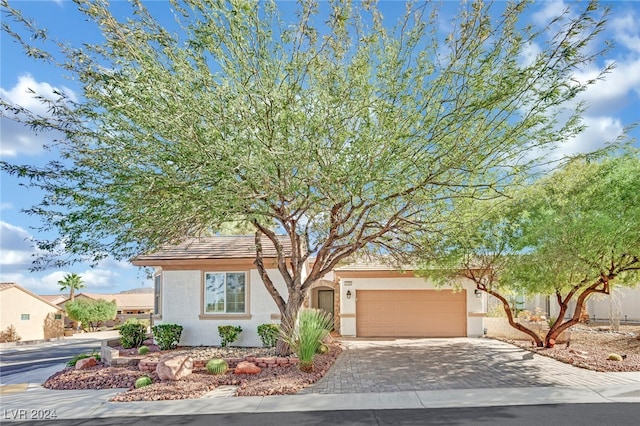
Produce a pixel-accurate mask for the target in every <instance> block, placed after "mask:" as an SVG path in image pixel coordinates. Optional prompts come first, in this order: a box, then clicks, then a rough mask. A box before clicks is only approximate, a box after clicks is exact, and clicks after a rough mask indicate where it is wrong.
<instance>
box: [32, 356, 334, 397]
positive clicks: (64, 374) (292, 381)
mask: <svg viewBox="0 0 640 426" xmlns="http://www.w3.org/2000/svg"><path fill="white" fill-rule="evenodd" d="M200 350H201V351H202V352H203V353H204V354H206V356H202V355H198V351H200ZM212 350H214V348H202V349H191V350H190V351H189V352H188V354H189V355H190V356H191V357H192V358H194V359H203V358H210V357H213V356H218V355H217V354H211V351H212ZM234 351H236V352H239V351H240V350H239V349H237V348H235V349H234ZM340 351H341V349H340V347H339V346H337V345H330V352H329V353H328V354H322V355H318V356H316V358H315V360H314V367H315V370H316V372H315V373H313V374H309V373H304V372H302V371H300V369H299V368H298V367H297V366H295V365H291V364H286V365H280V364H278V363H277V361H276V364H273V368H268V369H264V370H262V371H261V372H260V373H257V374H249V375H236V374H234V372H233V370H230V371H229V372H227V373H225V374H223V375H219V376H212V375H210V374H207V373H206V370H204V369H200V370H194V371H193V373H192V374H191V375H189V376H187V377H184V378H182V379H180V380H176V381H160V380H159V378H158V375H157V374H156V373H155V372H145V371H140V370H138V369H137V368H135V367H133V366H120V367H106V366H104V365H103V364H101V363H98V364H97V365H96V366H94V367H90V368H87V369H84V370H76V369H74V368H67V369H64V370H62V371H59V372H57V373H55V374H54V375H53V376H51V377H50V378H49V379H48V380H47V381H46V382H45V384H44V385H43V386H44V387H45V388H47V389H113V388H126V389H128V390H127V391H125V392H122V393H119V394H118V395H116V396H114V397H113V398H112V401H114V402H119V401H160V400H171V399H194V398H200V397H202V396H204V395H205V394H207V393H208V392H210V391H212V390H213V389H215V388H216V387H218V386H221V385H232V386H237V390H236V395H237V396H256V395H291V394H295V393H297V392H298V391H299V390H300V389H302V388H304V387H307V386H309V384H311V383H315V382H316V381H317V380H318V379H320V378H321V377H322V375H323V372H326V371H328V370H329V368H330V366H331V365H332V364H333V362H334V361H335V359H336V357H337V356H338V354H339V353H340ZM166 353H167V354H169V353H173V354H174V355H175V354H176V353H177V354H181V355H185V354H187V353H185V351H184V350H182V349H180V348H179V349H178V350H175V351H167V352H166ZM222 357H225V356H222ZM225 358H226V357H225ZM289 362H291V361H289ZM144 375H149V376H150V377H151V378H152V380H153V384H152V385H150V386H145V387H143V388H140V389H134V388H133V386H134V383H135V381H136V379H138V378H139V377H141V376H144Z"/></svg>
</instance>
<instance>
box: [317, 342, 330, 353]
mask: <svg viewBox="0 0 640 426" xmlns="http://www.w3.org/2000/svg"><path fill="white" fill-rule="evenodd" d="M328 352H329V346H327V345H325V344H324V343H323V344H321V345H320V346H318V353H319V354H326V353H328Z"/></svg>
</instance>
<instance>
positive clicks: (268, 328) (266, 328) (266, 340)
mask: <svg viewBox="0 0 640 426" xmlns="http://www.w3.org/2000/svg"><path fill="white" fill-rule="evenodd" d="M258 336H260V340H261V341H262V346H264V347H265V348H273V347H274V346H275V345H276V342H277V341H278V336H280V326H279V325H278V324H260V325H259V326H258Z"/></svg>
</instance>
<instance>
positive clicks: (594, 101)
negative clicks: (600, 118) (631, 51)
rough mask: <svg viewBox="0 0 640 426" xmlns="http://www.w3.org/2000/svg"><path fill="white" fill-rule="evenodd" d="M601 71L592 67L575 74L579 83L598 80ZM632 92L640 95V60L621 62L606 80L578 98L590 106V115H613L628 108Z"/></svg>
mask: <svg viewBox="0 0 640 426" xmlns="http://www.w3.org/2000/svg"><path fill="white" fill-rule="evenodd" d="M598 72H599V69H597V68H596V67H590V68H588V69H585V70H582V71H580V72H577V73H576V74H575V78H577V79H578V80H579V81H586V80H588V79H593V78H596V77H597V75H598ZM632 92H636V93H637V94H638V95H640V58H637V59H632V60H628V61H619V62H617V63H616V67H615V68H614V69H613V70H612V71H611V72H610V73H609V74H606V75H605V77H604V80H600V81H597V82H596V83H595V84H593V85H591V86H589V87H588V88H587V90H585V91H584V92H583V93H582V94H580V95H579V96H578V99H579V100H583V101H585V102H586V103H587V105H588V107H589V108H588V113H589V114H602V113H611V112H613V111H618V110H621V109H623V108H625V107H628V103H629V101H630V100H629V99H628V98H629V97H630V95H631V94H632Z"/></svg>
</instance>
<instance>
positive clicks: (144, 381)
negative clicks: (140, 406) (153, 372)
mask: <svg viewBox="0 0 640 426" xmlns="http://www.w3.org/2000/svg"><path fill="white" fill-rule="evenodd" d="M151 383H153V382H152V381H151V377H149V376H142V377H138V379H137V380H136V384H135V385H134V386H135V388H136V389H140V388H143V387H145V386H149V385H150V384H151Z"/></svg>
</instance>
